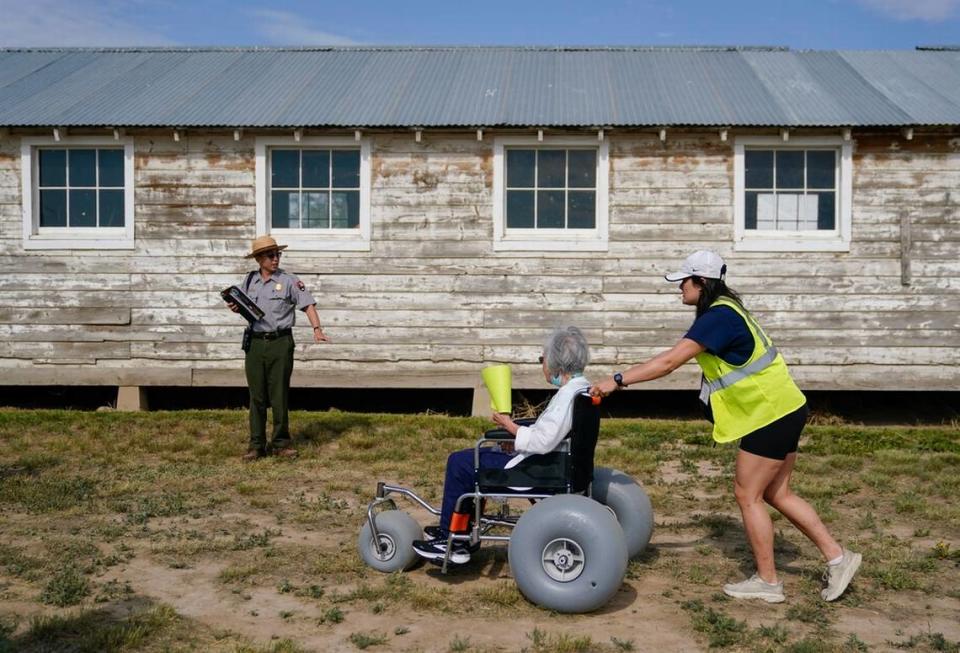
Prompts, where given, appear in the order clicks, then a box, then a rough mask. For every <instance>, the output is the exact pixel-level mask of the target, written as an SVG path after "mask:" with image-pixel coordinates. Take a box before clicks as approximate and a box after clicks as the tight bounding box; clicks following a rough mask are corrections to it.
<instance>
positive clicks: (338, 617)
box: [320, 606, 344, 624]
mask: <svg viewBox="0 0 960 653" xmlns="http://www.w3.org/2000/svg"><path fill="white" fill-rule="evenodd" d="M343 618H344V616H343V610H341V609H340V608H338V607H336V606H334V607H332V608H329V609H328V610H327V611H326V612H324V613H323V615H322V616H321V617H320V623H322V624H338V623H341V622H342V621H343Z"/></svg>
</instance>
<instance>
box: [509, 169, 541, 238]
mask: <svg viewBox="0 0 960 653" xmlns="http://www.w3.org/2000/svg"><path fill="white" fill-rule="evenodd" d="M536 165H537V152H536V150H507V187H508V188H533V186H534V184H533V173H534V170H535V167H536ZM531 206H532V203H531ZM532 215H533V213H532V209H531V216H532ZM530 226H531V227H532V226H533V225H532V224H531V225H530Z"/></svg>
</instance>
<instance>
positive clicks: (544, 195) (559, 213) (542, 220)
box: [537, 190, 566, 229]
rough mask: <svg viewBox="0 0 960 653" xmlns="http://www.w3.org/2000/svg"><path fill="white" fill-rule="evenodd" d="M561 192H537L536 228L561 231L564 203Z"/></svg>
mask: <svg viewBox="0 0 960 653" xmlns="http://www.w3.org/2000/svg"><path fill="white" fill-rule="evenodd" d="M565 194H566V193H564V192H563V191H562V190H549V191H547V190H541V191H537V227H538V228H539V229H563V226H564V225H563V209H564V206H563V204H564V202H563V196H564V195H565Z"/></svg>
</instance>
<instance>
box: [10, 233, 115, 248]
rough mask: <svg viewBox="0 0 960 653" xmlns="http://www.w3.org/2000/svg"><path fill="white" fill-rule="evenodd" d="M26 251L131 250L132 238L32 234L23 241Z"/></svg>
mask: <svg viewBox="0 0 960 653" xmlns="http://www.w3.org/2000/svg"><path fill="white" fill-rule="evenodd" d="M23 248H24V249H26V250H42V249H84V250H87V249H133V248H134V242H133V239H132V238H126V237H124V238H111V237H110V236H102V237H96V236H84V237H82V238H81V237H76V236H72V237H71V236H62V235H56V236H44V235H43V234H34V235H32V236H27V237H26V238H24V239H23Z"/></svg>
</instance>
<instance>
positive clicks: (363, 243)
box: [271, 229, 370, 252]
mask: <svg viewBox="0 0 960 653" xmlns="http://www.w3.org/2000/svg"><path fill="white" fill-rule="evenodd" d="M271 235H272V236H273V237H274V238H276V239H277V242H279V243H280V244H281V245H289V246H290V247H291V248H293V249H294V250H296V251H301V252H369V251H370V241H369V240H365V239H363V238H359V237H357V238H343V237H341V238H331V237H323V236H304V235H303V234H302V233H289V234H287V233H284V232H283V231H282V230H276V229H275V230H274V231H273V232H271Z"/></svg>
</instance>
